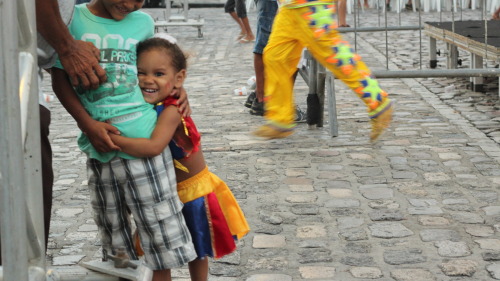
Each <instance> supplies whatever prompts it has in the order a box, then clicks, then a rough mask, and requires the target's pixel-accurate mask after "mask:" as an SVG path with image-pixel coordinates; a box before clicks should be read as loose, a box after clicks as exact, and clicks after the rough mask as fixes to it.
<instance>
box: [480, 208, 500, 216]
mask: <svg viewBox="0 0 500 281" xmlns="http://www.w3.org/2000/svg"><path fill="white" fill-rule="evenodd" d="M483 210H484V213H485V214H486V215H487V216H497V215H500V206H488V207H484V208H483Z"/></svg>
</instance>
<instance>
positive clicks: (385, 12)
mask: <svg viewBox="0 0 500 281" xmlns="http://www.w3.org/2000/svg"><path fill="white" fill-rule="evenodd" d="M384 7H385V9H384V15H385V67H386V69H389V38H388V37H389V35H388V32H387V5H386V4H385V3H384Z"/></svg>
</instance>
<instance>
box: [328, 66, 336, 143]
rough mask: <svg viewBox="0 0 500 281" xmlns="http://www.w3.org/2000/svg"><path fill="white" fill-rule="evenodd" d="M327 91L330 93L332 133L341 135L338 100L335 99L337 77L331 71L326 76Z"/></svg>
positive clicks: (329, 121) (329, 119)
mask: <svg viewBox="0 0 500 281" xmlns="http://www.w3.org/2000/svg"><path fill="white" fill-rule="evenodd" d="M326 83H327V85H328V86H327V87H326V92H327V94H328V123H329V127H330V135H331V136H332V137H336V136H338V135H339V125H338V122H337V102H336V100H335V79H334V77H333V74H332V73H331V72H328V74H327V76H326Z"/></svg>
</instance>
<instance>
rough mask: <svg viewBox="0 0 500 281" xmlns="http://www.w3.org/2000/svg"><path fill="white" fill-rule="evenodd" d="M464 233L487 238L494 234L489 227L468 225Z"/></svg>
mask: <svg viewBox="0 0 500 281" xmlns="http://www.w3.org/2000/svg"><path fill="white" fill-rule="evenodd" d="M465 232H467V233H469V234H470V235H472V236H475V237H489V236H491V235H493V234H494V233H495V230H494V229H493V227H491V226H483V225H470V226H466V227H465Z"/></svg>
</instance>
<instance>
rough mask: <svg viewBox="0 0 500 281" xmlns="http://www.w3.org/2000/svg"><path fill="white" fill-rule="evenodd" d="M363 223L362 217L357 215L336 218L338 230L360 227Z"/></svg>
mask: <svg viewBox="0 0 500 281" xmlns="http://www.w3.org/2000/svg"><path fill="white" fill-rule="evenodd" d="M364 223H365V220H364V219H363V218H358V217H343V218H337V225H338V228H339V229H340V230H345V229H349V228H356V227H360V226H362V225H363V224H364Z"/></svg>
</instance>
